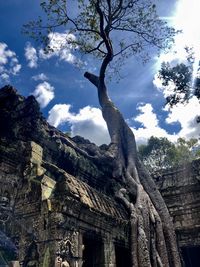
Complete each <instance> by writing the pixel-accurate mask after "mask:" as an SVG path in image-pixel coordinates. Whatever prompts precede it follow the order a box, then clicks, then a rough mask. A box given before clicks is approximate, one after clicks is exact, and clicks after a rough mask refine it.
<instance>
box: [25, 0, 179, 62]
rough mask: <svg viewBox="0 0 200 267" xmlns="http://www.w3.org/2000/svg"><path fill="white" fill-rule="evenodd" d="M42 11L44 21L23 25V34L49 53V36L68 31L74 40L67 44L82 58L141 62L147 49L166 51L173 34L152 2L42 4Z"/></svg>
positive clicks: (55, 0)
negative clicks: (135, 57)
mask: <svg viewBox="0 0 200 267" xmlns="http://www.w3.org/2000/svg"><path fill="white" fill-rule="evenodd" d="M40 5H41V7H42V9H43V11H44V13H45V14H46V17H42V18H41V17H39V18H38V20H36V21H30V22H29V23H27V24H26V25H24V30H23V32H24V33H26V34H28V35H30V36H31V37H33V38H34V39H35V40H37V41H39V42H42V43H43V44H44V45H45V48H46V52H47V53H48V52H49V50H50V49H52V47H51V48H50V47H48V42H49V36H50V33H52V32H55V31H56V30H58V28H59V30H60V31H64V30H67V31H68V33H69V34H73V35H75V38H68V40H67V41H68V42H69V43H70V44H72V45H74V47H75V48H76V49H77V48H78V50H79V51H81V52H83V53H84V54H85V53H86V54H87V53H90V54H92V55H94V56H95V57H97V58H100V59H103V58H105V57H106V55H107V54H108V53H110V54H111V58H110V61H111V60H113V59H116V58H118V62H120V63H122V62H123V60H124V59H126V58H127V57H129V56H132V55H136V54H140V55H141V56H142V58H143V60H144V61H145V60H147V59H148V58H149V55H150V48H152V47H154V49H155V48H157V49H158V50H160V49H166V48H169V46H170V44H171V43H172V42H173V37H174V35H175V33H176V32H175V30H174V29H173V28H171V27H168V26H167V24H166V22H164V21H163V20H161V19H160V18H159V17H158V15H157V12H156V5H155V3H154V1H152V0H148V1H146V0H78V1H74V0H69V1H67V0H45V1H42V2H41V4H40Z"/></svg>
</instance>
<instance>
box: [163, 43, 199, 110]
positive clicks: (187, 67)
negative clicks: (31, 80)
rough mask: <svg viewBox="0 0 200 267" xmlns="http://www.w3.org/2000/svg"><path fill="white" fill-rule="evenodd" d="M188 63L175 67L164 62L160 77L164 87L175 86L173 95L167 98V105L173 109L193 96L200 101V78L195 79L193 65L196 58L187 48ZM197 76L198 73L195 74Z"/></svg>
mask: <svg viewBox="0 0 200 267" xmlns="http://www.w3.org/2000/svg"><path fill="white" fill-rule="evenodd" d="M186 52H187V54H188V56H187V63H180V64H177V65H175V66H173V65H172V64H170V63H169V62H167V63H166V62H163V63H162V65H161V69H160V71H159V75H158V77H159V78H160V79H161V80H162V85H163V86H164V87H165V86H168V85H170V83H171V84H173V87H174V89H173V91H172V93H171V95H169V96H168V97H167V98H166V102H167V104H169V105H170V106H171V107H173V106H174V105H176V104H177V103H185V102H187V101H188V100H189V99H190V98H191V97H192V96H194V95H195V96H196V97H197V98H198V99H200V77H199V76H198V75H197V76H196V77H195V78H194V73H193V71H194V70H193V63H194V57H193V53H192V50H191V49H189V48H186ZM195 75H196V73H195Z"/></svg>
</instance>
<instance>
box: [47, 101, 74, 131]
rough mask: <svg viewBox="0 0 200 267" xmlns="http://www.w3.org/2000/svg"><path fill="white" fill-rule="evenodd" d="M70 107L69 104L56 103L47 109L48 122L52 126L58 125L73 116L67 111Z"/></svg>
mask: <svg viewBox="0 0 200 267" xmlns="http://www.w3.org/2000/svg"><path fill="white" fill-rule="evenodd" d="M70 107H71V105H68V104H56V105H55V106H53V108H52V109H51V110H50V111H49V117H48V122H49V123H50V124H51V125H53V126H54V127H58V126H59V125H62V124H63V123H65V122H68V121H70V119H71V117H72V116H73V115H72V114H71V113H70V111H69V109H70Z"/></svg>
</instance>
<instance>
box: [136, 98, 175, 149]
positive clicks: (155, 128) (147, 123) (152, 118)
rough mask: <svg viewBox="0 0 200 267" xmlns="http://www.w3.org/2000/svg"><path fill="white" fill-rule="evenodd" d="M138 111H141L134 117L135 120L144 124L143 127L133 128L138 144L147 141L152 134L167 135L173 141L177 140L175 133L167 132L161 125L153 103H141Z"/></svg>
mask: <svg viewBox="0 0 200 267" xmlns="http://www.w3.org/2000/svg"><path fill="white" fill-rule="evenodd" d="M138 111H139V112H140V114H139V115H138V116H136V117H135V118H133V120H134V121H137V122H140V123H141V124H142V127H139V128H137V129H136V128H132V130H133V132H134V134H135V138H136V142H137V143H138V144H140V143H146V142H147V140H148V139H149V138H150V137H151V136H155V137H167V138H168V139H170V140H171V141H175V139H176V137H175V135H171V134H169V133H167V131H166V130H164V129H162V128H161V127H160V126H159V121H158V118H157V115H156V114H155V113H154V111H153V107H152V105H151V104H149V103H147V104H141V105H140V106H138Z"/></svg>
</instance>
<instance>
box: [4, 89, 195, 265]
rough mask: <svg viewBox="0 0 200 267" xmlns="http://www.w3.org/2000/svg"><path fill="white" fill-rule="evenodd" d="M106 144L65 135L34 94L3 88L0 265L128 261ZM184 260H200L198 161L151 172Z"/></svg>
mask: <svg viewBox="0 0 200 267" xmlns="http://www.w3.org/2000/svg"><path fill="white" fill-rule="evenodd" d="M106 149H107V146H106V145H103V146H101V147H97V146H96V145H94V144H92V143H90V142H89V141H87V140H84V139H83V138H81V137H74V138H69V137H68V136H67V135H65V134H63V133H62V132H60V131H58V130H57V129H55V128H54V127H52V126H50V125H49V124H48V123H47V122H46V120H45V119H44V118H43V117H42V115H41V113H40V110H39V106H38V104H37V102H36V100H35V98H34V97H33V96H29V97H28V98H24V97H22V96H20V95H19V94H18V93H17V92H16V90H15V89H14V88H12V87H10V86H6V87H4V88H2V89H1V90H0V266H2V267H3V266H15V267H19V266H23V267H28V266H35V267H39V266H40V267H61V266H63V267H64V266H70V267H93V266H95V267H130V266H131V263H130V245H129V236H130V235H129V231H130V222H129V215H128V213H127V211H126V209H125V207H124V206H123V205H122V204H121V203H120V202H118V200H116V199H115V198H114V189H116V188H118V187H119V183H120V181H116V180H115V179H114V178H113V177H112V166H111V165H112V162H111V161H110V160H109V157H108V156H107V154H106ZM154 179H155V181H156V183H157V185H158V187H159V189H160V191H161V193H162V195H163V197H164V199H165V201H166V204H167V206H168V208H169V211H170V214H171V216H172V217H173V221H174V225H175V229H176V234H177V240H178V245H179V249H180V254H181V258H182V262H183V266H185V267H191V266H192V267H197V266H199V262H200V161H199V160H197V161H194V162H193V163H191V164H188V165H186V166H182V167H180V168H177V169H171V170H168V171H165V172H160V173H156V174H155V175H154Z"/></svg>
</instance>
